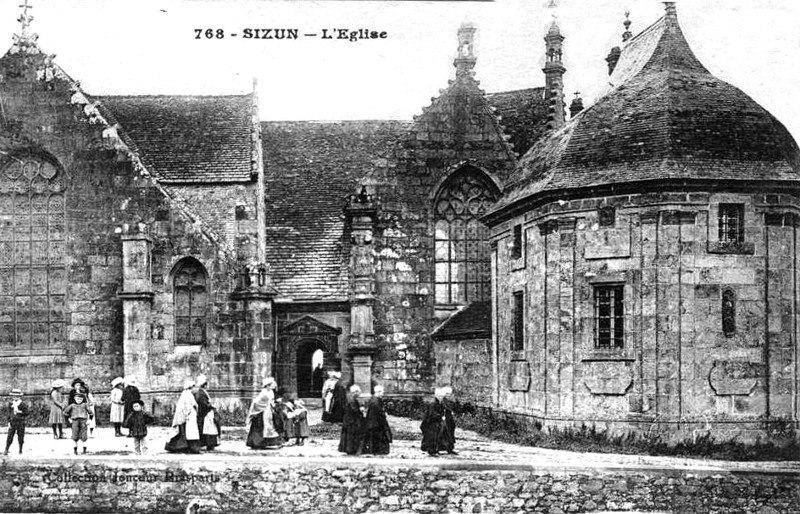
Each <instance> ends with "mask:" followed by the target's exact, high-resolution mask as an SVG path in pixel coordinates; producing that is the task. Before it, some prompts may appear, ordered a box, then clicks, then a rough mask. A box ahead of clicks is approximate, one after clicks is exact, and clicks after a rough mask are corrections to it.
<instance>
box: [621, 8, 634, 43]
mask: <svg viewBox="0 0 800 514" xmlns="http://www.w3.org/2000/svg"><path fill="white" fill-rule="evenodd" d="M630 16H631V12H630V11H625V21H624V22H622V24H623V25H625V32H623V33H622V42H623V43H627V42H628V40H629V39H630V38H632V37H633V33H632V32H631V20H630Z"/></svg>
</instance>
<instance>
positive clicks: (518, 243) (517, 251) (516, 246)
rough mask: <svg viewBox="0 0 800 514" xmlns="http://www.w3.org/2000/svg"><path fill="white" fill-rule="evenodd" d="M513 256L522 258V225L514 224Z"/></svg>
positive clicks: (513, 257)
mask: <svg viewBox="0 0 800 514" xmlns="http://www.w3.org/2000/svg"><path fill="white" fill-rule="evenodd" d="M511 258H512V259H521V258H522V225H514V240H513V241H512V242H511Z"/></svg>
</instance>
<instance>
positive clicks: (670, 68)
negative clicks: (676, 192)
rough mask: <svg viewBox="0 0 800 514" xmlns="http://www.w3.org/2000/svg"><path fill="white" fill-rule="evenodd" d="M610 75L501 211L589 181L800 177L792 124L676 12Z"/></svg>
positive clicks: (531, 165) (521, 173) (522, 176)
mask: <svg viewBox="0 0 800 514" xmlns="http://www.w3.org/2000/svg"><path fill="white" fill-rule="evenodd" d="M611 82H612V88H611V90H610V91H609V92H608V93H607V94H606V95H605V96H604V97H603V98H601V99H600V100H599V101H598V102H597V103H596V104H595V105H593V106H591V107H589V108H588V109H585V110H584V111H583V112H581V113H580V114H579V115H578V116H576V117H575V118H574V119H572V120H570V122H568V123H567V125H566V126H564V127H563V128H562V129H560V130H559V131H557V132H555V133H552V134H549V135H547V136H545V138H544V139H542V140H540V141H539V142H538V143H536V144H535V145H534V146H533V148H531V150H530V151H529V152H528V153H527V154H526V155H525V156H524V157H523V158H522V159H521V161H520V164H519V166H518V167H517V169H516V170H515V171H514V173H513V174H512V176H511V177H510V179H509V180H508V182H507V184H508V185H507V187H506V189H505V191H504V196H503V198H502V199H501V201H500V202H499V203H498V205H497V206H496V207H495V209H494V213H497V212H498V211H500V210H503V209H504V208H506V207H508V206H509V205H510V204H512V203H515V202H517V201H520V200H522V199H524V198H528V197H531V196H535V195H538V194H540V193H543V192H547V191H563V190H567V189H571V188H581V187H587V186H600V185H608V184H618V183H630V182H639V181H653V180H662V179H665V178H678V179H713V180H754V179H755V180H759V179H760V180H784V181H793V182H796V181H798V180H800V150H799V149H798V146H797V143H796V142H795V141H794V140H793V139H792V137H791V135H790V134H789V132H788V131H787V130H786V128H785V127H784V126H783V125H782V124H781V123H780V122H779V121H778V120H776V119H775V118H774V117H773V116H772V115H771V114H770V113H769V112H767V111H766V110H765V109H764V108H763V107H761V106H760V105H758V104H757V103H756V102H755V101H754V100H753V99H751V98H750V97H749V96H747V95H746V94H745V93H743V92H742V91H740V90H739V89H737V88H735V87H734V86H732V85H730V84H727V83H725V82H723V81H722V80H720V79H718V78H716V77H714V76H713V75H711V73H709V72H708V70H706V68H705V67H704V66H703V65H702V64H701V63H700V62H699V61H698V60H697V58H696V57H695V55H694V53H693V52H692V50H691V48H690V47H689V44H688V43H687V42H686V39H685V38H684V36H683V33H682V32H681V29H680V27H679V25H678V22H677V18H676V17H675V16H674V15H670V14H668V15H667V16H665V17H663V18H661V19H660V20H658V21H657V22H656V23H655V24H653V25H652V26H651V27H649V28H648V29H646V30H645V31H644V32H642V33H641V34H640V35H639V36H637V37H636V38H634V39H632V40H631V41H630V42H629V44H628V45H627V46H626V47H625V48H624V49H623V51H622V55H621V57H620V61H619V63H618V65H617V69H615V71H614V73H613V74H612V76H611ZM490 216H491V214H490Z"/></svg>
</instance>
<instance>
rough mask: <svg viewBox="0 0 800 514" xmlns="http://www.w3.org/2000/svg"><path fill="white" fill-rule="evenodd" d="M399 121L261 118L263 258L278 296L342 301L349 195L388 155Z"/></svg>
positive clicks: (400, 134) (404, 126) (397, 139)
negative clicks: (265, 238) (265, 242)
mask: <svg viewBox="0 0 800 514" xmlns="http://www.w3.org/2000/svg"><path fill="white" fill-rule="evenodd" d="M410 126H411V124H410V122H403V121H375V120H370V121H342V122H309V121H276V122H263V123H262V124H261V127H262V143H263V148H264V171H265V177H266V180H265V187H266V204H267V212H266V225H267V261H268V262H269V263H270V265H271V272H272V275H273V282H274V285H275V287H276V289H277V290H278V292H279V293H280V294H281V296H282V297H284V298H289V299H293V300H296V301H297V300H303V301H342V300H346V299H347V286H348V272H347V267H348V262H349V251H350V248H349V240H348V238H347V237H346V234H345V224H344V211H343V209H344V206H345V201H346V199H347V197H348V196H349V195H351V194H355V193H357V192H358V188H359V184H360V182H361V180H362V179H363V178H365V177H366V176H367V175H368V174H369V173H370V172H372V171H373V170H374V169H375V168H376V167H379V166H385V165H387V163H389V162H390V161H391V160H393V159H394V156H395V150H396V149H397V148H398V147H399V146H400V143H401V141H402V140H403V138H404V137H405V136H406V134H407V132H408V130H409V128H410Z"/></svg>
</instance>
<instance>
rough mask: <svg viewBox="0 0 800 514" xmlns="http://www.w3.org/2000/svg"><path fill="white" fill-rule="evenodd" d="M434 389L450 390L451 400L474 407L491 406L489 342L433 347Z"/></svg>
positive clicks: (444, 343)
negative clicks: (445, 388) (451, 389)
mask: <svg viewBox="0 0 800 514" xmlns="http://www.w3.org/2000/svg"><path fill="white" fill-rule="evenodd" d="M434 348H435V361H436V385H437V386H439V387H441V386H450V387H452V388H453V395H454V397H455V398H456V399H457V400H458V401H461V402H467V403H471V404H473V405H488V404H491V402H492V389H493V387H492V341H491V340H490V339H473V340H463V341H437V342H436V343H435V344H434Z"/></svg>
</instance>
